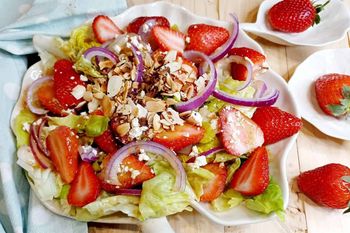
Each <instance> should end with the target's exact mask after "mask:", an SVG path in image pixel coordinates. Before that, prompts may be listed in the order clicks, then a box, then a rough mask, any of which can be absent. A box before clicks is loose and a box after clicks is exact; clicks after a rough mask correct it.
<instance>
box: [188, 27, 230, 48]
mask: <svg viewBox="0 0 350 233" xmlns="http://www.w3.org/2000/svg"><path fill="white" fill-rule="evenodd" d="M187 34H188V36H189V38H190V43H189V44H188V45H187V46H186V50H197V51H200V52H203V53H205V54H206V55H210V54H212V53H213V52H214V51H215V50H216V49H217V48H219V47H220V46H221V45H223V44H225V42H226V41H227V40H228V38H229V37H230V33H229V32H228V31H227V30H226V29H225V28H223V27H217V26H212V25H207V24H193V25H191V26H189V28H188V30H187Z"/></svg>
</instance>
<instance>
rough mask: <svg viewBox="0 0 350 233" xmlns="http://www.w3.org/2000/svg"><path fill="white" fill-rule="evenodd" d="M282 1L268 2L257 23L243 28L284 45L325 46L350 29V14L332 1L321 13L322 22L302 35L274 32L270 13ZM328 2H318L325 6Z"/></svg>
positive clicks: (340, 37)
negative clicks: (267, 17) (270, 22)
mask: <svg viewBox="0 0 350 233" xmlns="http://www.w3.org/2000/svg"><path fill="white" fill-rule="evenodd" d="M280 1H281V0H266V1H263V2H262V4H261V5H260V7H259V12H258V15H257V20H256V22H255V23H242V24H241V28H242V29H243V30H245V31H247V32H251V33H253V34H256V35H258V36H260V37H263V38H265V39H267V40H270V41H272V42H274V43H277V44H282V45H289V46H291V45H305V46H325V45H328V44H330V43H333V42H336V41H339V40H341V39H342V38H344V36H345V35H346V32H347V31H348V30H349V29H350V13H349V10H348V9H347V7H346V5H345V4H344V3H343V2H342V1H340V0H331V1H330V3H329V4H328V5H327V6H326V7H325V8H324V10H323V11H322V12H320V17H321V22H320V23H319V24H317V25H314V26H312V27H310V28H309V29H307V30H306V31H304V32H301V33H285V32H280V31H276V30H273V29H272V27H271V26H270V25H269V22H268V21H267V19H266V16H267V13H268V11H269V10H270V9H271V7H272V6H273V5H275V4H276V3H278V2H280ZM324 2H326V0H321V1H317V4H323V3H324Z"/></svg>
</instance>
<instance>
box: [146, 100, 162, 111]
mask: <svg viewBox="0 0 350 233" xmlns="http://www.w3.org/2000/svg"><path fill="white" fill-rule="evenodd" d="M165 107H166V104H165V102H164V101H152V100H151V101H148V102H146V109H147V111H149V112H163V111H165Z"/></svg>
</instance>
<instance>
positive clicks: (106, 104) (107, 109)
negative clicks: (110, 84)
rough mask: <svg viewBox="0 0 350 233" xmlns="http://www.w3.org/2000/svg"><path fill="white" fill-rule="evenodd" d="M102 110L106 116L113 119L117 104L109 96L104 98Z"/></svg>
mask: <svg viewBox="0 0 350 233" xmlns="http://www.w3.org/2000/svg"><path fill="white" fill-rule="evenodd" d="M101 106H102V110H103V113H104V115H105V116H108V117H111V116H112V115H113V113H114V111H115V104H114V102H113V101H111V99H110V98H109V97H108V96H106V95H105V96H104V97H103V99H102V103H101Z"/></svg>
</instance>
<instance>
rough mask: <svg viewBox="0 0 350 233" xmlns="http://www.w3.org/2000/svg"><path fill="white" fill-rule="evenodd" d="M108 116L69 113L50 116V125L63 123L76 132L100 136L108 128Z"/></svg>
mask: <svg viewBox="0 0 350 233" xmlns="http://www.w3.org/2000/svg"><path fill="white" fill-rule="evenodd" d="M108 122H109V118H108V117H106V116H99V115H90V116H88V117H86V116H77V115H74V114H70V115H68V116H65V117H50V118H49V124H50V125H60V126H61V125H64V126H67V127H70V128H72V129H75V130H77V131H78V132H84V131H85V133H86V135H87V136H89V137H97V136H100V135H101V134H102V133H103V132H104V131H106V129H107V128H108Z"/></svg>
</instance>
